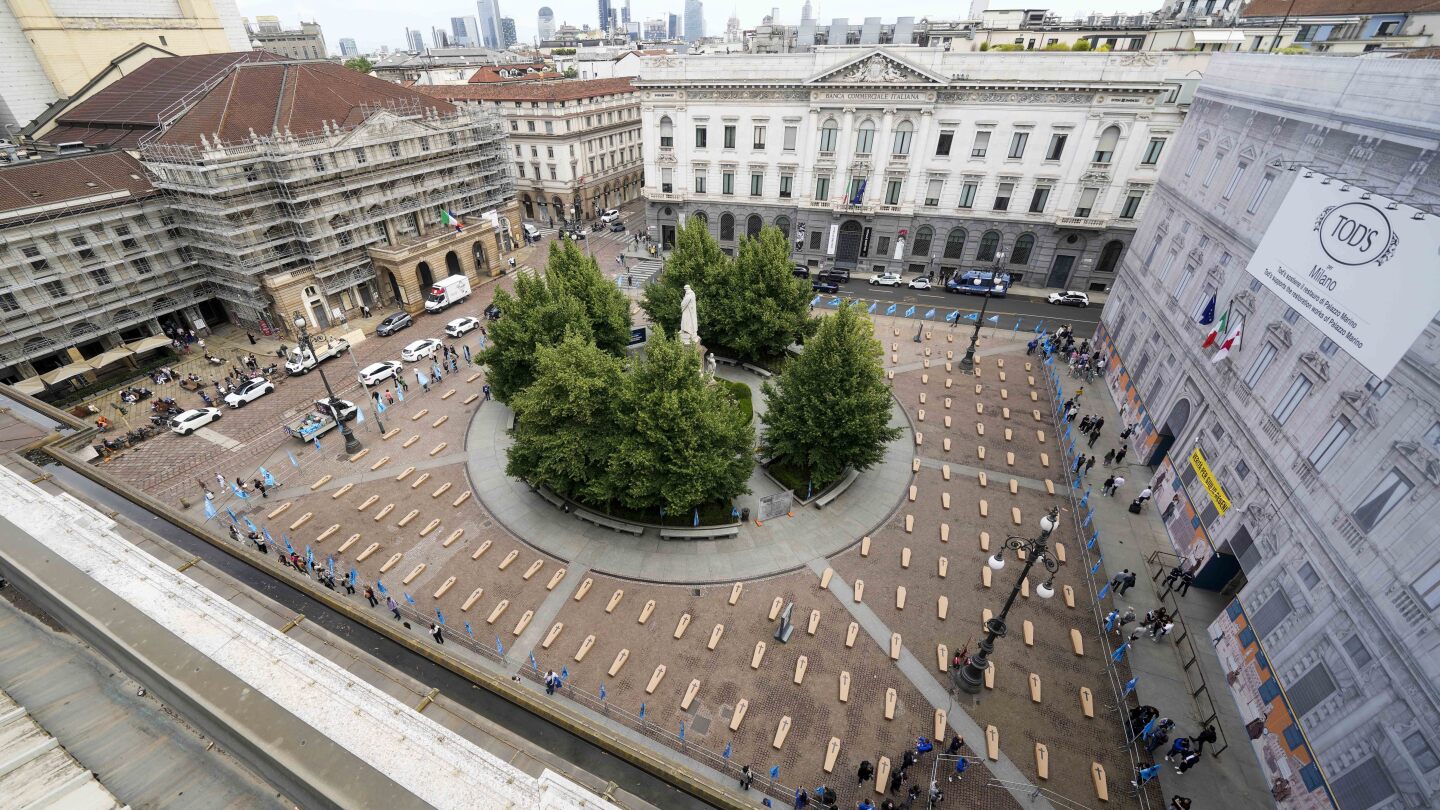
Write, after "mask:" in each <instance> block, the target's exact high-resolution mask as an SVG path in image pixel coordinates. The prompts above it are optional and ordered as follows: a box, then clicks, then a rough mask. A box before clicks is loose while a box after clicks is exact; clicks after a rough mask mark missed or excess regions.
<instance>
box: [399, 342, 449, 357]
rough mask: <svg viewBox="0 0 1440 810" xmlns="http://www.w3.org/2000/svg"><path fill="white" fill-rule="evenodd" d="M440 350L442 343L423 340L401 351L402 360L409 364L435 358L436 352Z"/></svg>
mask: <svg viewBox="0 0 1440 810" xmlns="http://www.w3.org/2000/svg"><path fill="white" fill-rule="evenodd" d="M438 348H440V341H438V340H436V339H435V338H421V339H420V340H417V341H415V342H414V343H411V344H410V345H409V346H406V347H405V348H404V349H403V350H401V352H400V359H401V360H404V361H405V362H407V363H414V362H418V361H419V360H421V359H423V358H426V357H434V356H435V350H436V349H438Z"/></svg>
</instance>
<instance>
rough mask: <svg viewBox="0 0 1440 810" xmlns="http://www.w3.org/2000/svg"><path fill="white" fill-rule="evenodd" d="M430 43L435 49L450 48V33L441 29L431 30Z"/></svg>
mask: <svg viewBox="0 0 1440 810" xmlns="http://www.w3.org/2000/svg"><path fill="white" fill-rule="evenodd" d="M430 42H431V43H432V44H434V46H435V47H437V48H448V47H450V32H449V31H446V30H445V29H443V28H431V29H430Z"/></svg>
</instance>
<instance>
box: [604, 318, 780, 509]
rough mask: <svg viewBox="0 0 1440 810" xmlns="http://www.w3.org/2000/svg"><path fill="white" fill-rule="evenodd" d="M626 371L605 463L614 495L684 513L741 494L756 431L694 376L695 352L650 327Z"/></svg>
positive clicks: (721, 394)
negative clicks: (615, 436) (615, 434)
mask: <svg viewBox="0 0 1440 810" xmlns="http://www.w3.org/2000/svg"><path fill="white" fill-rule="evenodd" d="M656 332H657V334H655V335H654V336H652V337H651V338H650V340H649V342H648V343H647V344H646V347H645V354H644V355H643V357H641V358H640V359H638V360H637V361H636V362H635V364H634V366H633V368H632V369H631V371H630V373H629V374H627V375H625V382H624V393H623V395H622V396H621V397H620V402H619V406H618V411H619V414H620V419H621V420H622V421H621V430H620V440H619V446H618V447H617V450H616V453H615V455H614V458H613V459H612V462H611V465H610V472H611V475H612V477H613V478H612V480H613V481H615V482H616V483H617V484H618V486H616V494H617V500H618V501H619V502H620V503H621V504H622V505H624V506H627V507H630V508H632V509H647V510H648V509H652V508H654V509H658V508H664V509H665V510H666V513H667V514H672V515H674V514H683V513H685V512H687V511H689V510H690V509H692V508H695V507H697V506H700V505H702V504H706V503H713V502H717V501H718V502H722V503H724V502H729V501H730V500H732V499H734V498H735V497H737V496H739V495H741V494H743V493H745V492H748V491H749V487H748V486H747V484H746V482H747V480H748V479H749V477H750V470H751V468H752V466H753V464H754V461H753V456H752V451H753V449H754V445H755V429H754V428H753V427H752V426H751V424H750V421H749V420H748V419H746V418H745V415H744V413H743V412H742V409H741V408H740V407H739V406H738V405H737V404H736V402H735V400H734V398H733V396H732V395H731V394H730V392H729V391H728V390H727V389H726V388H725V387H723V386H719V385H708V384H707V383H706V382H705V381H704V380H702V379H701V377H700V355H699V353H697V352H696V351H695V350H694V349H693V348H691V347H687V346H683V345H681V344H680V342H679V341H678V340H675V339H674V338H670V337H667V336H666V335H665V333H664V330H663V329H657V330H656Z"/></svg>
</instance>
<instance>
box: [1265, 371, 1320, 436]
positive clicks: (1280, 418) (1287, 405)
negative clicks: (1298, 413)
mask: <svg viewBox="0 0 1440 810" xmlns="http://www.w3.org/2000/svg"><path fill="white" fill-rule="evenodd" d="M1311 386H1312V383H1311V382H1310V378H1309V377H1306V376H1305V375H1304V374H1301V375H1300V376H1298V377H1296V378H1295V382H1293V383H1290V390H1288V391H1286V392H1285V396H1283V397H1281V398H1280V404H1278V405H1276V406H1275V410H1273V411H1271V412H1270V415H1271V416H1273V417H1275V421H1277V422H1279V423H1280V424H1282V425H1283V424H1285V422H1286V421H1287V420H1289V419H1290V416H1291V415H1292V414H1294V413H1295V409H1296V408H1298V407H1300V402H1301V401H1302V400H1304V399H1305V395H1306V394H1308V393H1310V388H1311Z"/></svg>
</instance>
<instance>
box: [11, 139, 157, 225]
mask: <svg viewBox="0 0 1440 810" xmlns="http://www.w3.org/2000/svg"><path fill="white" fill-rule="evenodd" d="M154 193H156V191H155V187H154V186H152V185H151V184H150V179H149V176H148V175H147V174H146V172H145V169H144V167H142V166H141V165H140V162H139V161H138V160H136V159H135V158H133V157H131V156H130V155H129V153H127V152H121V151H113V152H92V153H88V154H78V155H74V156H71V157H57V158H49V159H44V160H31V161H25V162H22V163H15V164H11V165H8V166H0V221H4V220H8V219H18V218H22V217H27V216H39V215H43V214H47V213H51V212H56V211H61V210H66V209H72V208H76V207H79V206H83V205H88V204H92V203H96V204H98V203H111V202H114V201H117V200H125V199H135V198H139V197H147V196H149V195H151V194H154Z"/></svg>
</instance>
